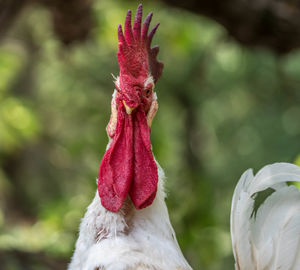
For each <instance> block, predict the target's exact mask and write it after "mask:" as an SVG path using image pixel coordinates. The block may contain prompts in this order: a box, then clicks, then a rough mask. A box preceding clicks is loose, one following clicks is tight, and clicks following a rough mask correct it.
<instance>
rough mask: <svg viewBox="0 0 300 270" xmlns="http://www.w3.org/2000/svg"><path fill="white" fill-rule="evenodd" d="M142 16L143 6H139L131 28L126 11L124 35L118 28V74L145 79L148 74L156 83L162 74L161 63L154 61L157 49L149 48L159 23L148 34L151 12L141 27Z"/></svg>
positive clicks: (129, 18) (120, 28)
mask: <svg viewBox="0 0 300 270" xmlns="http://www.w3.org/2000/svg"><path fill="white" fill-rule="evenodd" d="M142 16H143V6H142V4H140V5H139V6H138V8H137V11H136V15H135V18H134V22H133V27H132V26H131V10H128V12H127V15H126V19H125V26H124V34H123V31H122V26H121V25H119V26H118V39H119V51H118V53H117V56H118V62H119V66H120V72H121V74H128V75H132V76H134V77H139V76H145V77H146V76H148V74H149V73H150V74H151V75H152V77H153V79H154V82H156V81H157V80H158V78H159V77H160V76H161V74H162V69H163V63H161V62H159V61H158V60H157V59H156V57H157V54H158V52H159V47H158V46H154V47H153V48H150V46H151V41H152V38H153V36H154V34H155V32H156V30H157V28H158V26H159V23H158V24H156V25H155V26H154V27H153V28H152V30H151V31H150V32H149V33H148V30H149V25H150V22H151V19H152V12H151V13H149V14H148V15H147V17H146V19H145V21H144V23H143V25H142Z"/></svg>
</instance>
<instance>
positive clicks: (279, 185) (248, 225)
mask: <svg viewBox="0 0 300 270" xmlns="http://www.w3.org/2000/svg"><path fill="white" fill-rule="evenodd" d="M290 182H292V183H293V182H298V183H299V182H300V167H299V166H297V165H295V164H291V163H284V162H280V163H274V164H271V165H267V166H265V167H263V168H262V169H261V170H260V171H259V172H258V173H257V174H256V175H255V176H254V175H253V170H252V169H248V170H247V171H245V172H244V173H243V175H242V176H241V178H240V180H239V181H238V184H237V185H236V188H235V190H234V193H233V198H232V205H231V216H230V223H231V225H230V227H231V228H230V230H231V239H232V248H233V254H234V258H235V269H236V270H299V269H300V192H299V189H298V188H297V187H296V186H295V185H293V184H290ZM259 197H260V201H262V203H259V202H258V203H257V200H259Z"/></svg>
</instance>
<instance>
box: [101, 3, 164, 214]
mask: <svg viewBox="0 0 300 270" xmlns="http://www.w3.org/2000/svg"><path fill="white" fill-rule="evenodd" d="M151 18H152V13H149V14H148V16H147V17H146V19H145V21H144V23H143V25H142V23H141V22H142V5H139V6H138V9H137V12H136V16H135V19H134V24H133V27H132V26H131V11H130V10H129V11H128V12H127V16H126V19H125V27H124V33H123V30H122V27H121V25H119V27H118V39H119V50H118V53H117V57H118V62H119V66H120V74H119V77H118V78H117V80H116V89H117V94H116V95H114V97H113V101H112V105H113V106H112V116H111V121H110V123H109V125H108V130H113V132H112V133H111V132H108V134H109V136H110V137H111V138H112V141H111V143H110V145H109V148H108V149H107V151H106V152H105V154H104V157H103V159H102V162H101V164H100V169H99V177H98V192H99V196H100V198H101V203H102V205H103V206H104V207H105V208H106V209H107V210H109V211H112V212H118V211H119V210H120V209H121V207H122V205H123V203H124V200H125V199H126V198H127V197H129V198H130V199H131V201H132V203H133V205H134V206H135V208H136V209H142V208H145V207H147V206H149V205H151V204H152V202H153V200H154V198H155V196H156V191H157V183H158V172H157V165H156V163H155V161H154V158H153V154H152V150H151V143H150V125H151V122H152V119H153V117H154V115H155V112H156V110H157V101H156V100H154V97H155V95H154V93H153V88H154V84H155V83H156V81H157V80H158V78H159V77H160V75H161V73H162V69H163V64H162V63H161V62H159V61H157V59H156V56H157V54H158V51H159V48H158V47H157V46H156V47H153V48H151V47H150V45H151V40H152V38H153V35H154V33H155V31H156V30H157V28H158V25H159V24H157V25H155V26H154V28H153V29H152V30H151V31H150V32H149V33H148V29H149V25H150V21H151Z"/></svg>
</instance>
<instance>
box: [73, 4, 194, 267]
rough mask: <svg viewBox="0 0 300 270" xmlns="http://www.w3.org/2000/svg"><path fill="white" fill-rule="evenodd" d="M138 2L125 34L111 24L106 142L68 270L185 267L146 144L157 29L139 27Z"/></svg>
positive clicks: (158, 65) (160, 176) (152, 110)
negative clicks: (115, 70) (113, 50)
mask: <svg viewBox="0 0 300 270" xmlns="http://www.w3.org/2000/svg"><path fill="white" fill-rule="evenodd" d="M142 13H143V8H142V5H141V4H140V5H139V6H138V8H137V12H136V15H135V18H134V22H133V26H132V25H131V21H132V19H131V11H130V10H128V12H127V15H126V18H125V24H124V32H123V29H122V26H121V25H119V26H118V31H117V33H118V52H117V59H118V64H119V68H120V73H119V76H118V77H117V78H115V90H114V92H113V95H112V101H111V117H110V120H109V123H108V125H107V128H106V131H107V134H108V137H109V142H108V145H107V148H106V152H105V154H104V156H103V158H102V161H101V164H100V169H99V175H98V179H97V183H98V190H97V192H96V195H95V197H94V199H93V201H92V203H91V204H90V205H89V206H88V208H87V211H86V213H85V215H84V217H83V219H82V221H81V224H80V229H79V236H78V239H77V241H76V245H75V251H74V254H73V256H72V259H71V262H70V264H69V265H68V269H69V270H191V269H192V268H191V266H190V265H189V264H188V262H187V261H186V259H185V257H184V256H183V254H182V251H181V249H180V247H179V245H178V242H177V239H176V235H175V232H174V229H173V227H172V225H171V222H170V218H169V214H168V209H167V206H166V203H165V198H166V193H165V191H164V181H165V176H164V172H163V170H162V168H161V167H160V165H159V164H158V162H157V161H156V160H155V158H154V156H153V153H152V147H151V142H150V132H151V125H152V121H153V119H154V117H155V115H156V112H157V110H158V101H157V95H156V91H155V90H154V86H155V84H156V82H157V80H158V78H159V77H160V76H161V74H162V70H163V63H162V62H160V61H158V60H157V55H158V52H159V47H158V46H154V47H151V41H152V38H153V36H154V34H155V32H156V30H157V28H158V26H159V24H156V25H155V26H154V27H153V28H152V30H150V31H148V30H149V26H150V22H151V19H152V15H153V13H152V12H151V13H149V14H148V15H147V17H146V18H145V20H144V23H143V24H142Z"/></svg>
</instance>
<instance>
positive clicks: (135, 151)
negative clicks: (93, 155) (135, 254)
mask: <svg viewBox="0 0 300 270" xmlns="http://www.w3.org/2000/svg"><path fill="white" fill-rule="evenodd" d="M157 182H158V175H157V166H156V163H155V161H154V158H153V155H152V151H151V143H150V129H149V127H148V125H147V121H146V115H145V112H144V111H143V109H142V108H141V106H140V107H139V108H137V109H136V110H135V111H134V112H133V113H132V114H131V115H128V114H126V112H125V109H124V106H123V104H122V103H120V104H119V107H118V116H117V127H116V132H115V136H114V138H113V141H112V143H111V145H110V146H109V148H108V150H107V151H106V152H105V154H104V157H103V159H102V162H101V164H100V170H99V178H98V192H99V196H100V198H101V203H102V205H103V206H104V207H105V208H106V209H107V210H109V211H112V212H117V211H119V210H120V208H121V207H122V205H123V202H124V200H125V199H126V196H127V194H128V193H129V195H130V198H131V200H132V202H133V204H134V205H135V207H136V208H137V209H142V208H144V207H147V206H149V205H150V204H151V203H152V202H153V200H154V198H155V195H156V190H157Z"/></svg>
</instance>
